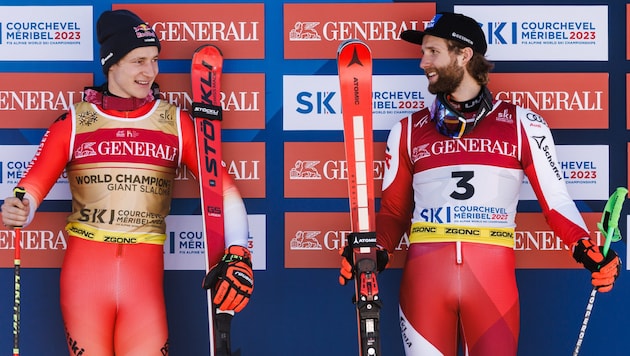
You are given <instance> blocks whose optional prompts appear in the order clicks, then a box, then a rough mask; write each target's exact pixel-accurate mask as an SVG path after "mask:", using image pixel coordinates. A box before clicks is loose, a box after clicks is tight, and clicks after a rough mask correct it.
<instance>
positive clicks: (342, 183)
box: [284, 142, 385, 198]
mask: <svg viewBox="0 0 630 356" xmlns="http://www.w3.org/2000/svg"><path fill="white" fill-rule="evenodd" d="M284 167H285V168H284V170H285V175H284V196H285V197H286V198H343V197H348V164H347V161H346V156H345V149H344V146H343V143H342V142H285V144H284ZM384 173H385V143H384V142H375V143H374V180H375V181H374V183H375V184H374V190H375V192H374V196H375V197H380V195H381V186H382V182H383V174H384Z"/></svg>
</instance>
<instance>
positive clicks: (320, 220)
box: [284, 212, 619, 269]
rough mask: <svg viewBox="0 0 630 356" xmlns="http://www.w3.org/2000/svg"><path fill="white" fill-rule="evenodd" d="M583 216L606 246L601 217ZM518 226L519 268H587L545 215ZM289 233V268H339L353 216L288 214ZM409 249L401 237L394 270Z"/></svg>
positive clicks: (522, 219)
mask: <svg viewBox="0 0 630 356" xmlns="http://www.w3.org/2000/svg"><path fill="white" fill-rule="evenodd" d="M581 215H582V218H583V219H584V221H585V222H586V226H588V227H589V229H590V230H591V231H590V237H591V238H592V239H593V240H594V241H596V242H597V243H598V244H599V245H603V243H604V241H603V239H604V237H603V235H602V234H601V233H600V232H599V231H596V230H597V228H596V227H595V226H596V223H597V222H598V221H599V220H600V218H601V214H600V213H582V214H581ZM516 226H517V230H516V231H515V234H514V235H515V247H514V250H515V254H516V267H517V268H519V269H539V268H558V269H582V268H583V267H582V265H580V264H578V263H577V262H575V260H574V259H573V257H571V253H570V252H569V247H568V246H567V245H565V244H564V243H563V242H562V240H561V239H560V237H559V236H557V235H556V234H555V233H554V232H553V231H552V230H551V228H550V227H549V225H547V223H546V221H545V217H544V216H543V214H542V213H518V214H517V216H516ZM285 231H286V235H285V244H284V246H285V248H284V251H285V267H286V268H339V261H340V258H341V257H339V252H338V251H339V249H340V248H341V247H343V246H345V244H346V241H347V236H348V234H350V213H349V212H348V213H337V212H334V213H331V212H323V213H322V212H287V213H285ZM408 249H409V238H408V237H407V235H404V236H401V238H400V242H399V243H398V245H397V246H396V248H395V251H394V257H393V259H392V260H391V264H390V267H391V268H401V267H402V266H403V265H404V262H405V258H406V254H407V250H408ZM613 249H615V246H613ZM617 249H619V248H617Z"/></svg>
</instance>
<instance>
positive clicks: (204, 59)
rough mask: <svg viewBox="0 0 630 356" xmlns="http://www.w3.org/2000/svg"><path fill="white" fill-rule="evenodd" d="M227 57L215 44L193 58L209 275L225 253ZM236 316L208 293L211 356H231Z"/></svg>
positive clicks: (202, 203)
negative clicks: (223, 96) (220, 308)
mask: <svg viewBox="0 0 630 356" xmlns="http://www.w3.org/2000/svg"><path fill="white" fill-rule="evenodd" d="M222 69H223V55H222V53H221V51H220V50H219V48H217V47H216V46H213V45H203V46H201V47H199V48H198V49H197V50H196V51H195V53H194V54H193V58H192V66H191V72H190V74H191V84H192V96H193V105H192V117H193V120H194V123H195V135H196V141H197V152H198V155H199V161H198V168H199V177H198V178H199V190H200V195H201V208H202V209H201V210H202V212H201V215H202V216H203V231H204V235H205V255H206V273H207V272H208V271H210V268H212V266H214V265H216V264H217V263H218V262H219V261H220V259H221V257H222V256H223V253H224V251H225V240H224V225H223V184H222V181H221V174H222V171H221V170H222V168H221V164H222V160H221V159H222V157H221V153H222V152H221V120H222V113H223V111H222V108H221V86H220V84H221V72H222ZM232 315H233V313H226V312H220V313H219V312H218V311H217V308H216V307H215V306H214V303H213V302H212V292H211V290H208V328H209V332H210V335H209V336H210V337H209V338H210V355H211V356H215V355H216V356H229V355H230V354H231V351H230V322H231V318H232Z"/></svg>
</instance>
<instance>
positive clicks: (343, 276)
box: [339, 245, 392, 286]
mask: <svg viewBox="0 0 630 356" xmlns="http://www.w3.org/2000/svg"><path fill="white" fill-rule="evenodd" d="M339 254H340V255H341V257H343V258H342V259H341V268H340V269H339V284H341V285H342V286H345V285H346V284H347V283H348V281H350V280H352V279H354V272H355V266H354V254H353V253H352V247H351V246H350V245H346V246H345V247H344V248H340V249H339ZM391 257H392V256H391V253H389V252H387V250H385V249H383V248H379V249H377V250H376V270H377V271H378V272H382V271H383V270H385V268H387V265H389V260H390V259H391Z"/></svg>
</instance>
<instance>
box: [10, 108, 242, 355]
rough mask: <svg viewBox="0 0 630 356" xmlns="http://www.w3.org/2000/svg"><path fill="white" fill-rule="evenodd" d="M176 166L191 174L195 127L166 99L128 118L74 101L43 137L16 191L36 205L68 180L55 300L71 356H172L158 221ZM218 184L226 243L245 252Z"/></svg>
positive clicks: (238, 224)
mask: <svg viewBox="0 0 630 356" xmlns="http://www.w3.org/2000/svg"><path fill="white" fill-rule="evenodd" d="M182 164H185V165H186V166H187V167H188V169H190V170H191V171H192V172H193V173H194V174H195V175H196V174H197V171H198V169H197V150H196V145H195V134H194V128H193V123H192V119H191V118H190V116H189V115H188V113H187V112H185V111H182V110H180V109H179V108H177V107H176V106H174V105H172V104H169V103H167V102H164V101H162V100H156V101H152V102H149V103H146V104H144V105H143V106H141V107H140V108H138V109H136V110H133V111H116V110H105V109H103V108H102V107H101V106H97V105H94V104H90V103H87V102H81V103H77V104H75V105H73V106H72V107H71V109H70V110H69V112H68V113H67V114H64V115H63V116H61V117H60V118H59V119H58V120H57V121H55V123H54V124H52V125H51V127H50V128H49V130H48V131H47V132H46V134H45V136H44V138H43V139H42V142H41V144H40V147H39V150H38V152H37V154H36V156H35V158H34V159H33V162H32V163H31V166H30V167H29V169H28V171H27V173H26V176H25V177H24V178H23V179H22V180H21V181H20V183H19V184H20V185H21V186H23V187H24V188H25V189H26V191H27V192H28V195H30V197H31V198H32V199H33V201H32V203H34V206H39V205H40V204H41V202H42V201H43V199H44V198H45V196H46V195H47V194H48V191H49V190H50V188H51V187H52V186H53V184H54V183H55V182H56V180H57V178H58V177H59V176H60V175H61V174H62V172H63V170H64V169H65V170H66V172H67V174H68V181H69V185H70V189H71V192H72V213H71V214H70V215H69V217H68V224H67V226H66V230H67V231H68V235H69V237H68V245H67V251H66V253H65V257H64V261H63V265H62V268H61V280H60V283H61V286H60V289H61V296H60V298H61V310H62V315H63V320H64V324H65V327H66V333H67V339H68V347H69V350H70V354H71V355H75V356H80V355H84V356H87V355H90V356H111V355H114V354H116V355H126V356H130V355H137V356H145V355H166V354H167V353H168V341H167V340H168V335H167V321H166V310H165V304H164V290H163V274H164V272H163V271H164V251H163V243H164V240H165V238H166V235H165V229H166V226H165V223H164V218H165V217H166V215H168V213H169V210H170V203H171V199H172V192H173V184H174V178H175V176H176V170H177V169H178V167H181V166H182ZM223 179H224V211H225V225H226V228H225V244H226V246H227V245H242V246H247V236H248V226H247V214H246V211H245V207H244V204H243V201H242V199H241V196H240V194H239V192H238V190H237V189H236V187H235V185H234V182H233V181H232V179H231V177H230V176H229V175H228V173H227V171H226V170H225V169H223ZM32 210H35V209H34V208H32ZM31 213H32V212H31ZM200 282H201V281H200Z"/></svg>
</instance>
